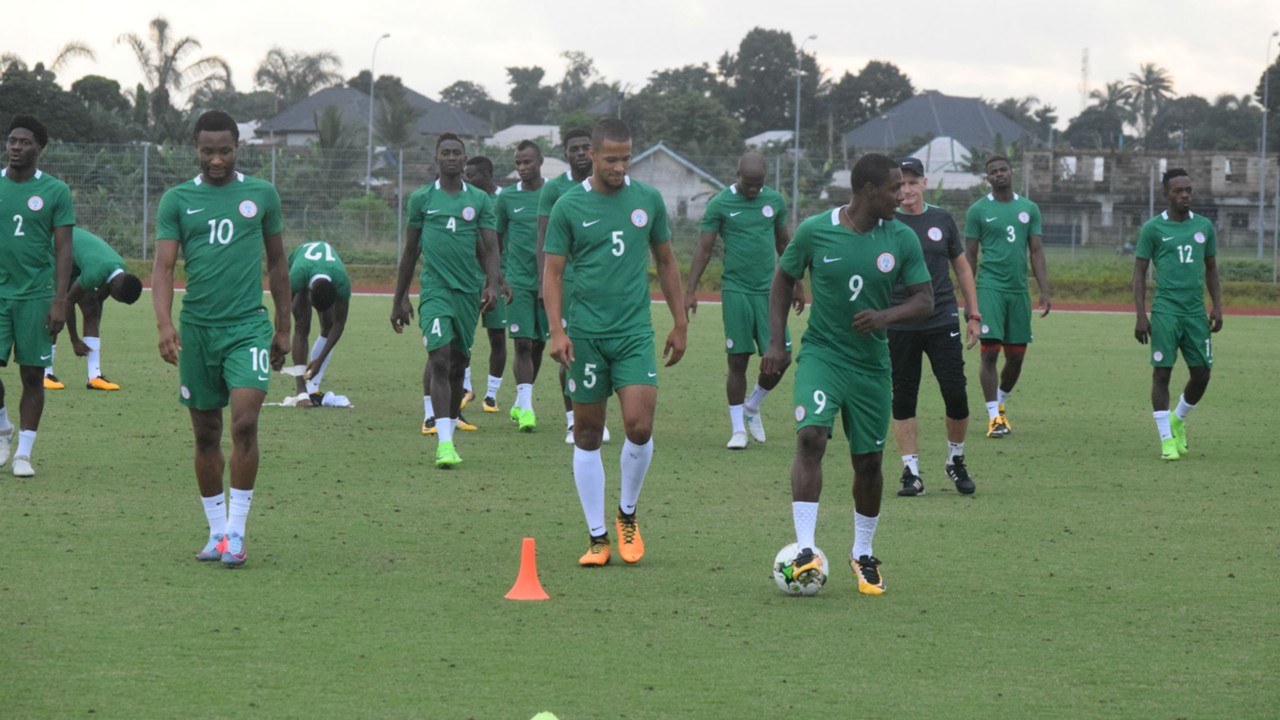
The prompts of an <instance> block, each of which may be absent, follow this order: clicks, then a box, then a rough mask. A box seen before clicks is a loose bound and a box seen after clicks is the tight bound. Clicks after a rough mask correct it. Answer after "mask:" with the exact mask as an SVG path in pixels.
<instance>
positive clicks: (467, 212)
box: [462, 205, 476, 222]
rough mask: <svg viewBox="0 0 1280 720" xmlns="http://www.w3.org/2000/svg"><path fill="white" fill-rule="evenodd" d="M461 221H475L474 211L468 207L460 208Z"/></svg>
mask: <svg viewBox="0 0 1280 720" xmlns="http://www.w3.org/2000/svg"><path fill="white" fill-rule="evenodd" d="M462 219H463V220H466V221H467V222H471V221H472V220H475V219H476V209H475V208H473V207H471V206H470V205H468V206H466V207H464V208H462Z"/></svg>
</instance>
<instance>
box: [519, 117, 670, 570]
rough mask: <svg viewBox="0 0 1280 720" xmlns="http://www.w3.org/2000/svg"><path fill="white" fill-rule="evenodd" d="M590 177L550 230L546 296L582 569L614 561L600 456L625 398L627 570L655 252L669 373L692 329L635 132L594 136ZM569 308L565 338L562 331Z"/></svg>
mask: <svg viewBox="0 0 1280 720" xmlns="http://www.w3.org/2000/svg"><path fill="white" fill-rule="evenodd" d="M591 159H592V171H591V177H589V178H588V179H586V180H585V181H583V182H582V184H581V185H578V186H577V187H574V188H572V189H570V190H568V191H567V192H565V193H564V195H562V196H561V197H560V200H559V201H558V202H557V203H556V205H555V208H554V209H553V210H552V211H551V218H550V220H549V222H548V224H547V236H546V245H545V248H544V249H545V251H546V257H545V263H546V268H545V275H544V276H543V281H542V290H543V294H544V297H545V298H546V308H547V320H548V324H549V325H550V326H551V338H550V345H551V357H552V359H554V360H555V361H556V362H559V363H561V364H563V365H567V366H568V367H569V393H570V394H571V395H572V397H573V413H574V429H573V435H574V450H573V479H574V483H575V484H576V485H577V488H578V499H579V501H580V502H581V503H582V511H583V514H584V515H585V516H586V521H587V529H588V532H589V534H590V536H591V540H590V545H589V547H588V549H587V552H586V554H584V555H583V556H582V557H581V559H579V560H578V563H579V564H580V565H583V566H598V565H604V564H606V563H608V562H609V554H610V551H609V531H608V529H607V528H606V527H605V519H604V512H605V501H604V463H603V462H602V461H601V458H600V443H601V441H602V440H603V432H604V413H605V404H606V403H607V402H608V399H609V396H610V395H612V394H614V393H617V395H618V403H619V404H620V405H621V406H622V423H623V427H624V428H625V429H626V436H627V437H626V442H624V443H623V446H622V461H621V462H622V465H621V467H622V490H621V498H620V501H619V503H618V514H617V519H616V521H615V523H614V527H615V529H616V530H617V532H618V554H619V555H621V556H622V559H623V560H624V561H626V562H628V563H634V562H639V560H640V558H641V557H643V556H644V540H643V539H642V538H641V536H640V525H639V523H638V522H637V520H636V504H637V502H638V501H639V499H640V489H641V487H642V486H643V485H644V479H645V474H646V473H647V472H648V471H649V463H650V461H651V460H652V459H653V413H654V406H655V404H656V403H657V400H658V384H657V383H658V379H657V378H658V368H657V364H656V362H655V358H654V352H653V321H652V318H651V317H650V313H649V254H650V253H652V254H653V258H654V261H655V262H656V263H657V270H658V284H659V285H660V286H661V287H662V294H663V297H665V298H666V302H667V308H668V309H669V310H670V311H671V317H672V320H673V322H674V327H673V328H672V329H671V333H670V334H669V335H668V336H667V341H666V344H665V345H664V347H663V350H662V355H663V357H665V358H667V362H666V366H667V367H670V366H672V365H674V364H676V363H677V362H679V361H680V358H681V357H682V356H683V355H684V350H685V343H686V339H687V337H686V335H687V331H688V320H686V319H685V315H684V312H683V310H684V303H683V302H682V301H681V299H680V270H679V267H678V266H677V265H676V259H675V255H674V254H673V253H672V252H671V243H670V242H668V241H669V240H670V238H671V231H670V229H669V228H668V226H667V209H666V204H665V203H664V201H663V199H662V196H661V195H659V194H658V192H657V191H656V190H654V189H653V188H651V187H649V186H647V185H644V184H642V183H639V182H636V181H634V180H632V179H631V178H629V177H627V168H628V167H629V165H630V163H631V129H630V128H628V127H627V124H626V123H624V122H622V121H621V120H617V119H615V118H605V119H604V120H601V121H600V122H598V123H596V126H595V128H594V129H593V130H592V132H591ZM566 262H568V263H572V264H573V268H574V281H573V295H572V298H571V300H569V301H568V302H565V301H564V295H563V280H564V267H565V264H566ZM565 307H568V308H569V313H570V317H569V323H568V329H567V332H566V328H565V326H564V325H562V324H561V323H560V320H561V317H562V310H563V308H565Z"/></svg>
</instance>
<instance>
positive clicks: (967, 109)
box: [844, 90, 1028, 151]
mask: <svg viewBox="0 0 1280 720" xmlns="http://www.w3.org/2000/svg"><path fill="white" fill-rule="evenodd" d="M997 135H999V136H1000V139H1001V140H1002V141H1003V142H1004V143H1006V144H1008V143H1012V142H1014V141H1016V140H1020V139H1022V138H1023V137H1024V136H1027V135H1028V133H1027V131H1026V130H1023V129H1022V127H1021V126H1020V125H1018V124H1017V123H1015V122H1014V121H1012V120H1010V119H1009V118H1007V117H1005V116H1004V115H1002V114H1000V113H999V112H997V111H996V109H995V108H993V107H991V106H990V105H988V104H987V103H986V102H985V101H983V100H982V98H965V97H954V96H951V95H943V94H942V93H940V92H938V91H937V90H925V91H924V92H922V93H920V94H919V95H916V96H915V97H912V98H909V99H907V100H903V101H902V102H900V103H898V104H897V105H894V106H893V107H891V108H889V109H887V110H885V111H884V112H882V113H881V114H880V117H877V118H872V119H871V120H868V121H866V122H864V123H863V124H861V125H859V126H858V127H856V128H854V129H853V130H850V131H849V132H847V133H845V135H844V145H845V147H846V148H856V149H857V150H859V151H871V150H887V149H889V148H892V147H894V146H896V145H899V144H901V143H904V142H906V141H908V140H910V139H912V138H915V137H921V136H929V137H949V138H955V139H956V140H958V141H959V142H960V143H961V144H962V145H964V146H965V147H967V148H985V149H992V148H994V147H995V146H996V136H997Z"/></svg>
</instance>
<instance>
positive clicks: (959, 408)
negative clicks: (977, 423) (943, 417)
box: [942, 378, 969, 420]
mask: <svg viewBox="0 0 1280 720" xmlns="http://www.w3.org/2000/svg"><path fill="white" fill-rule="evenodd" d="M942 404H943V405H944V406H945V407H946V410H947V417H949V418H951V419H952V420H964V419H965V418H968V417H969V393H967V392H965V388H964V378H961V379H960V382H959V383H958V384H956V383H944V384H943V386H942Z"/></svg>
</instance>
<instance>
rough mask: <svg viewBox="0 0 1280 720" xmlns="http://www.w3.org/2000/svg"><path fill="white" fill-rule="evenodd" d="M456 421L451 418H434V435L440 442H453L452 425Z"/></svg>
mask: <svg viewBox="0 0 1280 720" xmlns="http://www.w3.org/2000/svg"><path fill="white" fill-rule="evenodd" d="M455 422H457V421H456V420H454V419H453V418H436V435H438V436H439V437H440V442H453V426H454V423H455Z"/></svg>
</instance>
